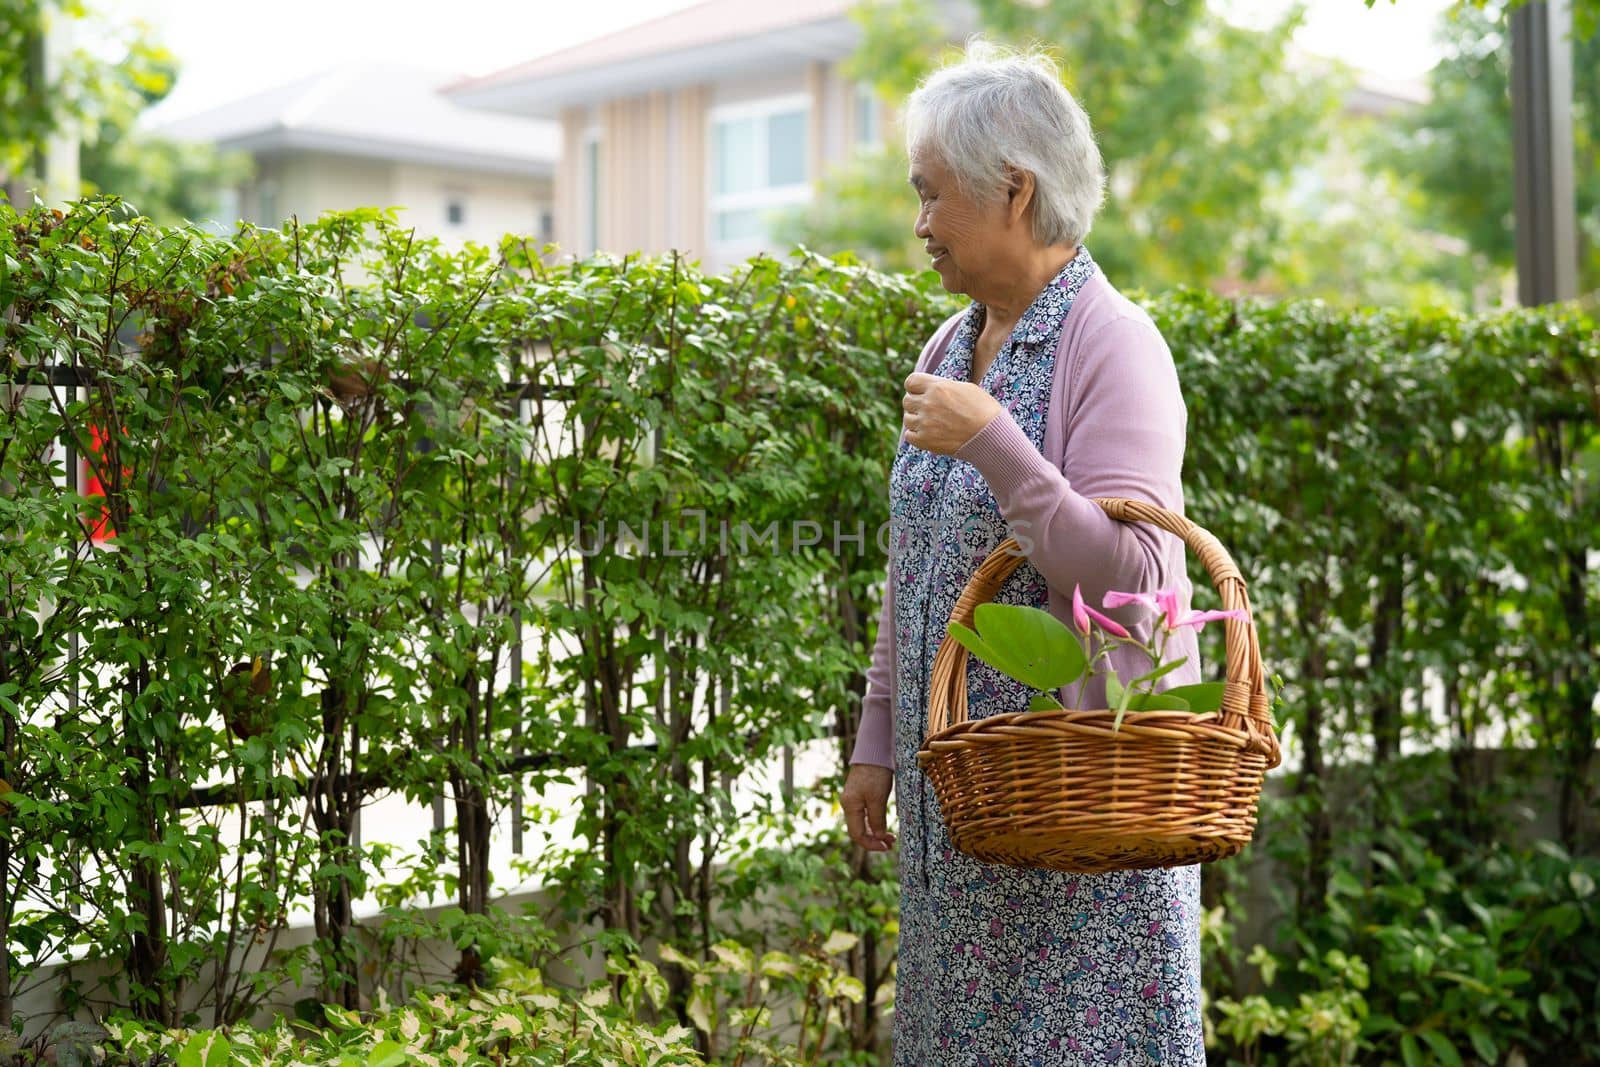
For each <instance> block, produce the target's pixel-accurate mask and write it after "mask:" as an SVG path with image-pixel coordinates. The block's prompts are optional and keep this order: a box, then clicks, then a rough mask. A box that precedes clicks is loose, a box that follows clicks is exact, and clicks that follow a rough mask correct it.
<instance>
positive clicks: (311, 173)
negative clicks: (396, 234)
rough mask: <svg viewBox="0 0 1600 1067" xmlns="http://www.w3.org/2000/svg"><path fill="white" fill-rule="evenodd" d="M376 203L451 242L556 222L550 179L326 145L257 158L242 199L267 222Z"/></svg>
mask: <svg viewBox="0 0 1600 1067" xmlns="http://www.w3.org/2000/svg"><path fill="white" fill-rule="evenodd" d="M452 200H455V201H457V202H459V203H460V204H461V207H462V209H463V216H462V221H461V223H460V224H459V225H458V224H452V223H451V222H450V221H449V219H448V217H447V205H448V204H449V203H450V201H452ZM374 206H377V207H398V208H400V209H401V211H400V212H399V218H400V221H401V222H402V223H403V224H404V225H406V226H412V227H415V228H416V230H417V232H418V233H421V234H425V235H428V236H431V237H438V238H441V239H442V240H444V241H445V242H446V243H447V244H450V245H459V244H460V243H461V242H464V241H468V240H471V241H478V242H480V243H483V244H488V245H490V246H491V247H492V246H493V245H495V244H496V243H498V242H499V240H500V238H501V237H503V236H504V235H506V234H508V233H515V234H526V235H528V236H531V237H536V238H538V237H541V236H542V235H541V232H540V231H541V227H542V224H543V219H544V216H545V215H546V214H551V215H552V217H551V220H550V221H551V223H552V225H553V223H554V218H553V210H554V205H553V202H552V181H551V179H549V178H534V177H518V176H514V175H503V174H490V173H485V172H482V171H476V170H469V169H465V168H450V167H436V166H426V165H423V164H415V163H402V162H396V161H387V160H370V159H357V158H354V157H348V156H338V155H332V154H328V153H320V152H318V153H313V152H304V153H294V154H290V155H274V156H264V157H262V158H260V159H258V160H257V174H256V177H255V179H254V180H253V181H252V182H251V183H250V184H249V185H247V186H246V187H245V188H244V189H243V190H242V191H241V194H240V201H239V209H240V216H241V217H242V218H244V219H247V220H249V221H251V222H254V223H256V224H258V225H267V226H275V225H278V224H279V223H281V222H283V221H284V220H285V219H287V218H289V217H290V216H291V215H296V216H298V217H299V218H300V219H301V220H302V221H309V220H311V219H314V218H316V217H317V216H318V215H321V214H322V213H323V212H325V211H346V210H349V209H351V208H358V207H374Z"/></svg>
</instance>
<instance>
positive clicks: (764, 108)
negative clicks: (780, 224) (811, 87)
mask: <svg viewBox="0 0 1600 1067" xmlns="http://www.w3.org/2000/svg"><path fill="white" fill-rule="evenodd" d="M809 117H810V115H809V110H808V104H807V101H806V98H805V97H803V96H796V97H782V98H779V99H775V100H761V101H756V102H754V103H750V104H737V105H732V106H729V107H724V108H718V109H716V110H715V111H713V112H712V113H711V204H710V207H711V243H712V244H714V245H748V246H751V247H752V248H754V247H756V246H759V245H762V244H764V243H765V242H766V241H767V237H768V229H769V227H770V225H771V220H772V216H773V215H774V214H775V213H777V212H778V211H780V210H781V209H783V208H785V207H789V206H791V205H794V204H800V203H804V202H805V201H806V200H807V199H808V198H809V197H810V195H811V187H810V185H809V184H808V182H807V179H808V177H809V174H810V169H811V168H810V159H809V156H810V151H809V144H808V142H809V140H810V129H809V121H808V120H809Z"/></svg>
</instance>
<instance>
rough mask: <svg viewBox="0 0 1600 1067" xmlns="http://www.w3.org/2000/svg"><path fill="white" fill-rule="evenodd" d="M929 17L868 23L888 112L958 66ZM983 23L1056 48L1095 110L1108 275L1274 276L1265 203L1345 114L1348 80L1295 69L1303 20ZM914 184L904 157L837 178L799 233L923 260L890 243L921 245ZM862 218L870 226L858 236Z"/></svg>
mask: <svg viewBox="0 0 1600 1067" xmlns="http://www.w3.org/2000/svg"><path fill="white" fill-rule="evenodd" d="M926 8H927V5H918V4H915V3H912V2H910V0H902V2H898V3H892V4H869V5H863V6H862V7H861V8H860V9H858V10H859V15H858V18H859V19H860V20H861V21H862V23H863V27H864V39H863V42H862V44H861V46H860V48H859V50H858V51H857V53H856V54H855V55H854V57H852V60H851V69H852V73H853V74H855V76H857V77H860V78H862V79H864V80H866V81H868V82H870V83H872V84H873V85H874V86H875V87H876V89H877V90H878V92H879V93H880V94H881V95H882V96H883V97H884V98H885V99H888V100H893V101H899V100H901V99H903V98H904V96H905V94H906V93H907V92H909V91H910V89H912V88H914V87H915V84H916V82H917V80H918V79H919V78H920V77H921V76H922V75H923V74H925V73H927V72H928V71H929V70H930V69H932V67H933V66H934V65H935V64H936V63H937V62H938V61H939V60H940V59H941V58H943V57H945V56H948V55H950V54H952V52H953V48H943V49H939V48H936V47H934V46H930V43H929V42H936V41H942V40H948V39H949V37H950V30H949V29H948V28H946V27H942V26H940V25H938V24H937V22H936V21H935V17H934V16H933V15H932V14H930V13H928V12H927V10H926ZM977 10H978V14H979V20H980V26H981V30H982V32H983V33H984V34H985V35H986V36H988V37H990V38H992V39H994V40H997V41H1000V42H1004V43H1009V44H1014V45H1029V44H1032V43H1033V42H1040V41H1043V42H1049V45H1050V47H1051V49H1052V51H1053V52H1055V53H1056V54H1057V55H1058V56H1059V59H1060V62H1061V66H1062V68H1063V76H1064V80H1065V84H1066V85H1067V87H1068V88H1069V89H1071V90H1072V91H1073V92H1074V93H1075V95H1077V96H1078V97H1079V99H1080V100H1081V101H1082V102H1083V104H1084V106H1085V107H1086V108H1087V110H1088V112H1089V115H1090V119H1091V121H1092V122H1093V124H1094V127H1095V131H1096V134H1097V137H1098V139H1099V142H1100V146H1101V151H1102V153H1103V155H1104V156H1105V159H1106V164H1107V169H1108V172H1109V175H1110V182H1109V187H1108V190H1107V200H1106V204H1105V207H1104V208H1103V209H1102V211H1101V214H1100V216H1099V218H1098V220H1097V222H1096V224H1095V232H1094V236H1093V237H1092V239H1091V240H1092V244H1093V247H1094V249H1095V256H1096V258H1097V259H1098V260H1100V262H1101V263H1102V264H1103V265H1104V266H1105V267H1106V269H1107V271H1108V272H1109V273H1111V274H1112V275H1113V276H1114V277H1121V278H1131V279H1137V282H1138V284H1140V285H1142V286H1148V287H1152V288H1164V287H1167V286H1171V285H1176V284H1180V283H1200V282H1207V281H1212V280H1216V279H1223V278H1237V277H1245V278H1250V277H1255V276H1257V275H1259V274H1261V273H1262V272H1263V271H1266V270H1267V269H1269V268H1270V266H1271V263H1272V260H1273V257H1274V246H1275V241H1276V236H1277V235H1276V233H1275V231H1274V228H1273V225H1272V219H1271V218H1269V217H1267V215H1266V212H1265V211H1264V203H1265V201H1266V199H1267V198H1268V196H1269V194H1270V193H1271V192H1272V191H1273V190H1274V189H1276V188H1278V187H1280V186H1281V185H1282V184H1283V183H1284V182H1285V180H1286V179H1287V178H1288V176H1289V175H1290V172H1291V171H1292V170H1293V168H1294V167H1295V166H1296V165H1297V164H1298V163H1299V162H1301V161H1302V160H1303V159H1304V158H1305V157H1306V156H1307V155H1308V154H1310V153H1313V152H1315V151H1316V150H1317V148H1318V147H1319V146H1320V145H1321V144H1322V141H1323V137H1324V136H1325V127H1326V123H1325V120H1326V119H1327V117H1328V116H1329V115H1330V114H1332V113H1333V111H1334V110H1335V108H1336V106H1337V102H1338V88H1339V85H1338V83H1337V80H1330V79H1320V80H1318V79H1313V78H1309V77H1307V76H1305V75H1301V74H1296V73H1294V72H1292V71H1291V70H1289V69H1288V68H1287V67H1286V64H1285V56H1286V54H1287V47H1286V46H1287V43H1288V40H1289V36H1290V34H1291V33H1292V31H1293V29H1294V26H1295V24H1296V19H1295V17H1294V16H1291V17H1289V18H1286V19H1285V20H1284V21H1282V22H1281V23H1279V24H1277V25H1276V26H1274V27H1273V28H1271V29H1269V30H1266V31H1255V30H1247V29H1242V28H1239V27H1236V26H1233V25H1231V24H1229V23H1227V22H1226V21H1224V20H1223V19H1221V18H1220V17H1218V16H1217V15H1215V14H1214V13H1212V12H1211V11H1210V10H1209V8H1208V7H1207V5H1206V4H1205V3H1204V2H1203V0H1176V2H1171V3H1169V2H1165V0H1117V2H1115V3H1105V4H1073V5H1066V4H1036V3H1028V2H1025V0H982V2H980V3H978V5H977ZM897 170H898V173H896V171H897ZM904 175H905V169H904V161H903V155H902V154H900V153H897V152H896V151H890V152H888V153H887V154H886V155H885V156H884V157H882V158H878V159H873V160H870V161H867V162H864V163H863V164H861V165H860V166H858V167H856V168H852V169H848V170H846V171H845V172H843V174H841V175H840V176H838V177H834V178H825V179H824V183H823V190H822V192H821V193H820V195H819V196H818V197H817V198H816V206H815V207H813V208H812V209H811V210H810V212H809V213H808V215H807V217H806V220H805V221H804V222H803V223H800V224H798V225H796V226H793V227H792V228H791V229H790V231H789V233H790V235H791V236H796V237H799V238H801V239H802V240H804V241H806V242H808V243H811V244H814V245H816V246H817V247H820V248H823V249H834V248H839V247H853V248H855V249H856V250H858V251H861V252H864V253H870V254H873V255H875V256H876V257H878V258H881V259H882V260H883V261H884V262H888V263H894V264H899V263H903V262H907V261H911V262H915V261H916V260H912V259H910V258H909V257H910V255H911V252H910V248H914V247H915V243H914V242H912V241H910V239H909V238H906V237H901V238H899V239H898V240H896V241H893V242H886V241H885V240H884V238H885V236H886V235H887V232H888V230H887V228H886V227H885V226H884V224H883V222H882V221H881V220H889V219H892V220H896V221H897V222H898V223H899V224H900V226H901V227H902V229H903V230H904V232H905V233H906V234H909V231H910V228H911V220H912V217H913V215H914V211H913V210H912V207H913V200H912V199H911V197H910V196H909V194H908V193H907V192H906V191H905V177H904ZM861 220H867V222H868V225H866V226H860V227H859V228H857V227H858V226H859V223H860V221H861ZM852 238H853V240H852ZM908 244H909V248H908Z"/></svg>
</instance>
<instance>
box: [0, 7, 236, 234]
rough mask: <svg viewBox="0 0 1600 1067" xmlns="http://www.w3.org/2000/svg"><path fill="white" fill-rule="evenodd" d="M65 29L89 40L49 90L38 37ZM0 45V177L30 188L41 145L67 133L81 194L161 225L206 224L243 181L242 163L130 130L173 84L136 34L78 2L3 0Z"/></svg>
mask: <svg viewBox="0 0 1600 1067" xmlns="http://www.w3.org/2000/svg"><path fill="white" fill-rule="evenodd" d="M64 22H65V23H68V24H69V31H70V33H71V34H72V35H74V36H76V37H85V38H87V37H89V36H93V38H94V40H93V41H92V42H90V41H86V40H79V41H75V45H76V47H73V48H71V49H69V50H65V53H64V54H63V55H61V56H60V57H59V59H58V61H57V63H56V66H57V67H58V69H56V70H55V71H54V79H53V80H51V81H49V82H48V83H47V82H46V76H47V72H46V68H45V62H44V48H45V36H46V34H47V32H49V31H50V29H51V27H52V26H60V25H61V24H62V23H64ZM0 44H3V45H4V51H3V54H0V175H9V176H13V177H21V178H23V179H24V180H25V181H33V180H36V179H37V176H38V173H39V170H40V167H41V159H42V153H43V151H44V145H45V143H46V141H47V140H48V139H49V138H50V137H51V136H52V135H55V134H57V133H58V132H59V131H62V130H69V131H72V132H74V133H75V135H76V137H77V139H78V141H79V145H80V149H79V172H80V177H81V180H82V186H83V188H82V192H83V193H84V194H95V193H105V194H110V195H116V196H120V197H122V198H123V199H124V200H125V201H127V202H129V203H131V204H134V205H136V206H137V208H138V209H139V211H140V212H141V213H142V214H144V215H145V216H146V217H148V218H150V219H152V220H154V221H156V222H160V223H163V224H174V223H179V222H183V221H185V220H190V219H195V220H198V219H205V218H210V217H212V216H213V215H214V214H215V212H216V210H217V209H218V207H219V204H218V200H217V198H218V193H219V192H220V191H221V190H222V189H223V188H224V187H226V186H228V185H232V184H236V183H237V182H239V181H241V180H243V179H244V178H245V177H247V176H248V173H249V167H250V163H249V161H248V157H244V156H240V155H233V156H223V155H219V154H218V153H217V152H216V151H215V150H214V149H213V148H211V147H210V146H208V145H195V144H181V143H178V142H174V141H171V140H168V139H166V138H163V137H161V136H159V135H156V134H153V133H150V132H149V131H145V130H140V129H138V128H137V123H138V120H139V117H140V115H141V114H142V113H143V112H145V111H146V110H148V109H149V108H151V107H153V106H154V105H155V104H157V103H159V102H160V101H161V100H162V99H164V98H165V97H166V95H167V94H168V93H169V92H171V90H172V87H173V85H174V83H175V81H176V79H177V74H178V65H177V61H176V59H175V58H174V57H173V55H172V53H171V52H169V51H168V50H167V49H165V48H164V47H162V46H161V45H160V44H159V43H158V42H157V41H156V40H155V39H154V37H153V36H152V34H151V33H150V31H149V29H148V28H147V27H145V26H144V25H142V24H138V23H132V24H129V23H121V22H117V21H115V20H114V18H112V17H110V16H109V15H103V14H100V13H99V12H97V11H96V10H95V9H94V8H93V7H92V6H90V5H85V4H82V3H78V2H77V0H3V3H0ZM91 44H92V47H91V46H90V45H91ZM13 184H14V185H15V184H20V183H13Z"/></svg>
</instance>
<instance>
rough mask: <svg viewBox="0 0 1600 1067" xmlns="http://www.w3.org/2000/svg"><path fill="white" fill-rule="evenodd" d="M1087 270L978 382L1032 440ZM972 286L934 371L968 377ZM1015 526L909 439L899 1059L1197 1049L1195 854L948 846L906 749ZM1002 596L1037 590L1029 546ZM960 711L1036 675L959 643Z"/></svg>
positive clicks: (1016, 700) (972, 1063) (1170, 1055)
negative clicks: (962, 621) (973, 654)
mask: <svg viewBox="0 0 1600 1067" xmlns="http://www.w3.org/2000/svg"><path fill="white" fill-rule="evenodd" d="M1095 270H1096V267H1095V264H1094V261H1093V260H1092V259H1091V258H1090V256H1089V253H1088V251H1087V250H1086V249H1085V250H1081V251H1080V252H1079V254H1078V255H1077V257H1075V258H1074V259H1073V260H1072V261H1071V262H1070V263H1068V264H1067V265H1066V267H1064V268H1063V269H1062V271H1061V273H1060V274H1059V275H1057V276H1056V278H1055V279H1054V280H1053V281H1051V283H1050V284H1049V285H1047V286H1046V287H1045V288H1044V290H1043V292H1041V293H1040V294H1039V296H1038V297H1037V298H1036V299H1035V300H1034V302H1033V304H1032V306H1031V307H1029V308H1028V310H1027V311H1026V312H1025V313H1024V314H1023V316H1022V318H1021V319H1020V320H1019V321H1018V322H1017V325H1016V328H1015V329H1014V330H1013V331H1012V334H1011V336H1010V338H1009V339H1008V340H1007V341H1006V343H1005V344H1004V345H1003V346H1002V347H1001V349H1000V351H999V353H998V354H997V355H996V356H995V359H994V362H993V363H992V364H991V365H990V366H989V368H988V369H987V370H986V371H985V373H984V375H983V380H982V382H981V383H980V384H982V386H983V387H984V388H985V389H986V390H988V392H989V393H990V394H992V395H993V396H994V397H995V398H996V399H997V400H999V401H1000V403H1001V405H1002V406H1003V407H1004V408H1005V409H1006V410H1007V411H1008V412H1009V413H1010V415H1011V418H1012V419H1014V420H1015V421H1016V423H1017V425H1018V426H1019V427H1020V428H1021V429H1022V431H1023V432H1024V433H1025V434H1027V436H1028V438H1029V439H1030V440H1031V441H1032V442H1033V445H1034V447H1035V448H1039V447H1041V445H1042V442H1043V439H1044V421H1045V416H1046V414H1047V410H1046V409H1047V408H1048V406H1049V400H1050V388H1051V381H1052V377H1053V374H1054V371H1055V352H1056V346H1057V344H1058V342H1059V340H1060V336H1061V329H1062V326H1063V324H1064V323H1065V321H1066V318H1067V314H1068V313H1069V312H1070V310H1071V308H1072V302H1073V298H1074V296H1075V295H1076V294H1077V292H1078V290H1079V289H1080V288H1081V287H1082V285H1083V283H1084V282H1085V281H1086V280H1088V279H1089V278H1090V277H1092V276H1093V273H1094V271H1095ZM983 316H984V309H983V307H982V305H979V304H974V305H973V306H972V308H971V309H969V310H968V312H967V314H966V317H965V318H964V319H963V320H962V322H961V323H960V324H959V325H958V326H957V328H956V331H955V333H954V335H953V336H952V338H951V341H950V345H949V347H948V349H947V350H946V353H945V355H944V358H943V359H942V361H941V362H940V363H939V365H938V367H937V368H935V369H934V371H933V373H935V374H937V375H939V376H940V377H944V378H952V379H955V380H958V381H970V380H971V375H972V366H973V354H974V346H975V343H976V341H977V338H978V333H979V331H980V330H981V329H982V325H983ZM1009 535H1010V532H1009V530H1008V528H1007V526H1006V522H1005V519H1004V518H1003V517H1002V516H1001V515H1000V511H999V506H998V505H997V504H996V503H995V499H994V495H993V494H992V493H991V492H990V490H989V487H988V486H987V484H986V483H985V482H984V480H983V478H982V476H981V475H979V473H978V471H977V468H975V467H973V466H972V465H971V464H970V463H966V462H963V461H961V460H957V459H956V458H954V457H953V456H940V455H934V454H932V453H929V452H925V451H923V450H921V449H919V448H915V447H913V446H911V445H909V444H906V443H904V442H902V443H901V446H900V450H899V452H898V453H897V455H896V457H895V463H894V468H893V472H892V475H891V478H890V551H891V553H892V554H893V559H894V574H895V581H896V583H897V584H896V586H895V591H894V593H895V617H894V626H895V647H896V650H897V663H896V670H897V674H898V687H899V707H897V708H896V709H895V794H896V796H897V798H898V800H897V802H896V806H897V815H898V819H899V824H900V955H899V962H898V964H897V972H896V992H895V1047H894V1062H895V1067H1059V1065H1089V1064H1096V1065H1098V1064H1119V1065H1143V1064H1161V1065H1163V1067H1199V1065H1203V1064H1204V1063H1205V1053H1204V1049H1203V1042H1202V1030H1201V1022H1200V945H1199V912H1200V873H1199V868H1198V867H1177V868H1171V869H1163V870H1153V871H1122V872H1114V873H1110V874H1101V875H1071V874H1065V873H1062V872H1058V871H1047V870H1023V869H1019V868H1012V867H1002V866H989V865H986V864H983V863H980V862H978V861H977V860H974V859H972V858H971V857H969V856H966V855H964V854H962V853H959V852H956V851H955V850H954V848H952V846H951V844H950V838H949V835H948V833H947V831H946V830H945V827H944V824H943V822H942V820H941V819H940V815H939V808H938V804H937V802H936V800H935V799H934V796H933V790H932V787H931V786H930V785H929V784H928V781H927V779H926V777H924V775H923V774H922V771H921V770H920V769H919V768H918V767H917V763H916V754H917V749H918V748H919V747H920V746H921V744H922V740H923V734H924V732H925V730H926V726H927V707H928V677H929V673H930V671H931V669H932V666H933V657H934V654H935V653H936V652H937V651H938V649H939V644H940V642H941V641H942V640H943V638H944V630H945V623H946V622H947V621H948V620H949V617H950V610H951V608H952V607H953V606H954V605H955V602H956V599H957V597H958V596H960V594H961V591H962V589H963V588H964V587H965V585H966V582H967V579H968V578H969V577H970V576H971V574H972V572H973V571H974V570H975V569H976V568H977V566H978V564H980V563H981V562H982V561H983V560H984V559H985V558H986V557H987V556H988V555H989V553H990V552H993V551H994V550H995V548H996V547H998V546H999V544H1000V543H1001V542H1002V541H1004V540H1005V539H1006V538H1007V537H1008V536H1009ZM995 600H996V602H998V603H1005V604H1026V605H1032V606H1035V607H1040V608H1044V607H1047V605H1048V589H1047V587H1046V585H1045V581H1044V577H1043V576H1042V575H1041V574H1040V573H1039V572H1038V570H1037V569H1036V568H1035V567H1034V566H1033V565H1032V564H1031V563H1024V564H1023V565H1022V566H1021V567H1019V568H1017V570H1016V572H1015V573H1013V574H1012V575H1011V577H1010V578H1008V579H1007V580H1006V582H1005V584H1004V585H1003V586H1002V587H1001V589H1000V591H999V593H998V595H996V597H995ZM967 672H968V673H967V692H968V700H969V704H970V707H969V714H971V716H972V717H973V718H981V717H983V716H985V715H991V714H995V713H998V712H1005V711H1015V710H1018V709H1020V708H1025V707H1026V706H1027V701H1028V696H1029V691H1028V690H1027V688H1026V687H1024V686H1022V685H1021V684H1020V683H1017V682H1014V681H1012V680H1011V679H1009V678H1007V677H1005V676H1004V675H1002V674H1000V673H999V672H998V671H996V670H994V669H993V668H992V667H989V666H988V665H987V664H984V663H981V662H979V661H977V660H975V659H974V660H971V661H969V664H968V668H967Z"/></svg>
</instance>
